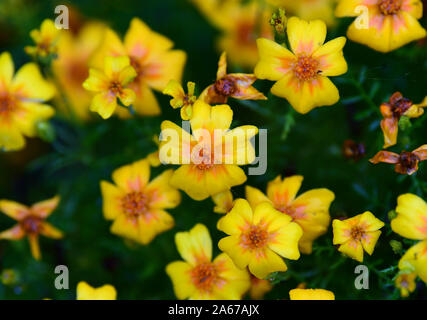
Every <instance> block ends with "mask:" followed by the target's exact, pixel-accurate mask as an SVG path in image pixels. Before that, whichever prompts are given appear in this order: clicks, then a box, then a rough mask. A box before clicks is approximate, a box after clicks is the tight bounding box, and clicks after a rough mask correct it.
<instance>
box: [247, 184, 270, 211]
mask: <svg viewBox="0 0 427 320" xmlns="http://www.w3.org/2000/svg"><path fill="white" fill-rule="evenodd" d="M245 197H246V199H247V200H248V202H249V204H250V205H251V207H252V208H256V206H257V205H259V204H260V203H263V202H271V201H270V199H269V198H267V196H266V195H265V194H264V193H262V191H261V190H259V189H257V188H254V187H251V186H248V185H246V186H245Z"/></svg>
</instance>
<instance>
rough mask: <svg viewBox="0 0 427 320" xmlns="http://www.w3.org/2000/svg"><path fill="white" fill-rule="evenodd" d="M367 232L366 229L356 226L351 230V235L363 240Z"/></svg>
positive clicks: (355, 238)
mask: <svg viewBox="0 0 427 320" xmlns="http://www.w3.org/2000/svg"><path fill="white" fill-rule="evenodd" d="M364 234H365V230H364V229H363V228H361V227H359V226H354V227H353V228H352V229H351V231H350V235H351V237H352V238H353V239H354V240H358V241H360V240H362V237H363V235H364Z"/></svg>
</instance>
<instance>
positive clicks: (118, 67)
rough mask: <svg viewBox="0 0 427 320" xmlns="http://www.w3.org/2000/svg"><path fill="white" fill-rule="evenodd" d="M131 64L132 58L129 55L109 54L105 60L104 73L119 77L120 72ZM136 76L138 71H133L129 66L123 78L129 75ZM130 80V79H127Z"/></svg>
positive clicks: (110, 77)
mask: <svg viewBox="0 0 427 320" xmlns="http://www.w3.org/2000/svg"><path fill="white" fill-rule="evenodd" d="M128 66H130V60H129V57H127V56H121V57H111V56H108V57H106V58H105V62H104V73H105V75H106V76H107V77H108V78H109V79H112V78H114V77H116V76H117V77H119V74H121V72H122V71H123V70H124V69H125V68H126V67H128ZM131 75H132V76H135V75H136V73H135V72H132V69H129V68H128V71H127V72H125V74H124V76H126V77H124V78H123V80H124V79H127V78H129V76H131ZM127 80H129V79H127Z"/></svg>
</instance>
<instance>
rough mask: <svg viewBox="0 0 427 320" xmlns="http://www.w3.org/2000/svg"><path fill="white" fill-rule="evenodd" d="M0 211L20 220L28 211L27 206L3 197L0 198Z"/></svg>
mask: <svg viewBox="0 0 427 320" xmlns="http://www.w3.org/2000/svg"><path fill="white" fill-rule="evenodd" d="M0 211H1V212H3V213H5V214H7V215H8V216H9V217H11V218H12V219H15V220H21V219H23V218H24V217H25V216H27V215H28V213H29V210H28V207H27V206H24V205H22V204H20V203H18V202H15V201H10V200H4V199H3V200H0Z"/></svg>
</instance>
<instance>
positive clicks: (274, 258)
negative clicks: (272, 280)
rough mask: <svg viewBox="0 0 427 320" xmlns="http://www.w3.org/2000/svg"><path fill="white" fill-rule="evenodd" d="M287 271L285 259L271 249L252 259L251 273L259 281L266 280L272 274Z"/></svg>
mask: <svg viewBox="0 0 427 320" xmlns="http://www.w3.org/2000/svg"><path fill="white" fill-rule="evenodd" d="M287 269H288V267H287V266H286V264H285V262H284V261H283V259H282V258H280V257H279V256H278V255H277V254H276V253H274V252H273V251H272V250H270V249H266V250H264V252H263V254H262V255H259V256H257V257H252V260H251V262H250V263H249V271H250V272H251V273H252V274H253V275H254V276H255V277H257V278H258V279H265V278H266V277H267V276H268V275H269V274H270V273H272V272H276V271H286V270H287Z"/></svg>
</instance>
